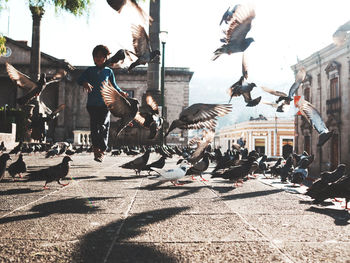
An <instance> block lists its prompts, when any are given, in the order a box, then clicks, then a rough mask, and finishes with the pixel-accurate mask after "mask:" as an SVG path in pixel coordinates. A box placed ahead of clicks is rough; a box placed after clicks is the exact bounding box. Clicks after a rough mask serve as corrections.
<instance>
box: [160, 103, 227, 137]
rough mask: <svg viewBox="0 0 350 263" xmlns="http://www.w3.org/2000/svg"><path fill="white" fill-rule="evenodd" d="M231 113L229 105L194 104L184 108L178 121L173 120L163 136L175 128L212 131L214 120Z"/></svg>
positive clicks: (214, 124)
mask: <svg viewBox="0 0 350 263" xmlns="http://www.w3.org/2000/svg"><path fill="white" fill-rule="evenodd" d="M231 111H232V105H231V104H205V103H196V104H192V105H191V106H189V107H187V108H185V109H184V110H183V111H182V112H181V113H180V116H179V118H178V119H176V120H174V121H173V122H172V123H171V125H170V127H169V129H168V131H167V132H166V134H165V136H167V135H168V134H169V133H170V132H171V131H172V130H174V129H175V128H179V129H182V130H185V129H204V128H207V129H214V128H215V127H216V120H217V119H216V118H217V117H222V116H225V115H226V114H227V113H229V112H231Z"/></svg>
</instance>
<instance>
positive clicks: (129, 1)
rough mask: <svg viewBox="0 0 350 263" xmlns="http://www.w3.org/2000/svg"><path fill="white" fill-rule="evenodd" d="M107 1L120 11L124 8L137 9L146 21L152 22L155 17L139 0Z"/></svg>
mask: <svg viewBox="0 0 350 263" xmlns="http://www.w3.org/2000/svg"><path fill="white" fill-rule="evenodd" d="M107 3H108V4H109V6H110V7H112V8H113V9H114V10H115V11H117V12H118V13H121V12H122V10H124V9H129V10H135V11H136V13H137V14H138V16H139V17H140V18H141V20H142V21H143V22H144V23H147V22H149V23H151V22H152V21H153V19H152V18H151V17H150V16H149V15H148V14H147V13H146V12H145V11H144V10H143V9H142V8H141V7H140V6H139V5H138V4H137V0H107Z"/></svg>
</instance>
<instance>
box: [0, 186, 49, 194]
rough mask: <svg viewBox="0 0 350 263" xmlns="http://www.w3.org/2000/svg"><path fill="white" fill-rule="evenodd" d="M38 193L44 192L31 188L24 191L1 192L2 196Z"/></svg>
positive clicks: (10, 190)
mask: <svg viewBox="0 0 350 263" xmlns="http://www.w3.org/2000/svg"><path fill="white" fill-rule="evenodd" d="M36 192H42V190H33V189H30V188H23V189H9V190H6V191H0V195H19V194H31V193H36Z"/></svg>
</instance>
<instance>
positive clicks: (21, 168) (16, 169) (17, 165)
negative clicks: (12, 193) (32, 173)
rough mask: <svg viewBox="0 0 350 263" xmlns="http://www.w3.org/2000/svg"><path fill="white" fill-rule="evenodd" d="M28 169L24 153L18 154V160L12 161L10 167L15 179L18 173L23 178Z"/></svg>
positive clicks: (9, 171) (9, 170)
mask: <svg viewBox="0 0 350 263" xmlns="http://www.w3.org/2000/svg"><path fill="white" fill-rule="evenodd" d="M26 171H27V166H26V163H25V162H24V161H23V154H20V155H19V156H18V159H17V161H15V162H14V163H11V164H10V166H9V168H8V173H9V174H10V175H11V176H12V178H13V180H15V176H16V175H17V174H18V175H19V177H20V178H22V173H25V172H26Z"/></svg>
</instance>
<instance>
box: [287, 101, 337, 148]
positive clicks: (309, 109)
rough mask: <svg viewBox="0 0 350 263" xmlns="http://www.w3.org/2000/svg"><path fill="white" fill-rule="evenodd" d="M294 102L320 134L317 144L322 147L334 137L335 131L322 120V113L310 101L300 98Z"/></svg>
mask: <svg viewBox="0 0 350 263" xmlns="http://www.w3.org/2000/svg"><path fill="white" fill-rule="evenodd" d="M294 104H295V106H296V107H297V108H298V109H299V112H300V114H301V115H302V116H304V117H305V118H306V119H307V121H308V122H309V123H310V124H311V126H312V127H313V128H314V129H315V130H316V131H317V132H318V133H319V134H320V137H319V138H318V143H317V146H320V147H321V146H322V145H323V144H325V143H326V142H327V141H328V140H329V138H331V137H332V135H333V133H334V131H329V130H328V128H327V126H326V124H325V123H324V121H323V120H322V117H321V115H320V113H319V112H318V111H317V109H316V108H315V106H314V105H312V104H311V103H310V102H308V101H306V100H304V99H302V98H298V99H295V100H294ZM299 112H298V113H299Z"/></svg>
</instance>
